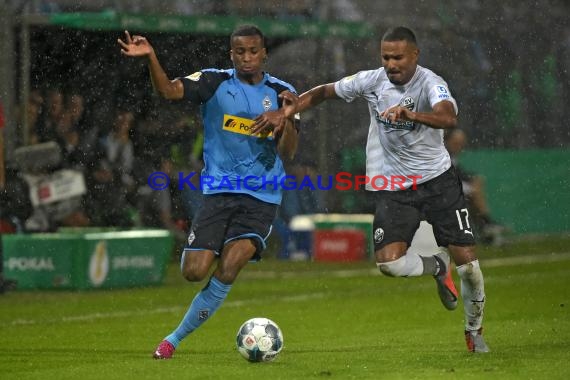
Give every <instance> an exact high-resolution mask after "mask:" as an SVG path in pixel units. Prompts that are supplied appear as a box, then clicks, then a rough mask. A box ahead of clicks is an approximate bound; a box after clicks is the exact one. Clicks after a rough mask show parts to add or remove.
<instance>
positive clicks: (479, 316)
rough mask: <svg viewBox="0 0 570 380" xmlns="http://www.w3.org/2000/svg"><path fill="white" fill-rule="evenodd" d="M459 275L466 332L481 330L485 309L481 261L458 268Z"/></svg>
mask: <svg viewBox="0 0 570 380" xmlns="http://www.w3.org/2000/svg"><path fill="white" fill-rule="evenodd" d="M457 273H458V274H459V277H460V278H461V297H462V298H463V309H464V310H465V330H468V331H475V330H479V329H480V328H481V323H482V322H483V311H484V309H485V284H484V281H483V273H482V272H481V268H479V260H475V261H472V262H470V263H467V264H463V265H460V266H458V267H457Z"/></svg>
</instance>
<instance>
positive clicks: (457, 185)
mask: <svg viewBox="0 0 570 380" xmlns="http://www.w3.org/2000/svg"><path fill="white" fill-rule="evenodd" d="M380 50H381V58H382V66H383V67H380V68H378V69H375V70H368V71H361V72H358V73H356V74H355V75H351V76H348V77H345V78H343V79H341V80H339V81H338V82H335V83H328V84H323V85H320V86H317V87H314V88H313V89H311V90H309V91H307V92H305V93H304V94H302V95H301V96H300V97H299V98H298V99H297V104H296V109H295V110H296V112H302V111H304V110H306V109H308V108H311V107H313V106H316V105H317V104H320V103H321V102H323V101H324V100H326V99H344V100H345V101H347V102H351V101H353V100H354V99H356V98H364V99H365V100H366V101H367V103H368V110H369V112H370V127H369V132H368V142H367V145H366V175H367V177H368V178H369V179H372V178H398V179H399V181H402V182H403V184H402V185H398V186H387V187H385V188H384V186H383V185H384V184H383V183H382V181H380V182H377V183H375V182H374V181H371V182H369V183H367V185H366V189H367V190H370V191H374V192H375V203H376V212H375V217H374V227H373V231H374V232H373V233H374V236H373V238H374V245H375V256H376V262H377V266H378V268H379V269H380V271H381V272H382V273H384V274H385V275H388V276H392V277H412V276H421V275H432V276H433V277H434V278H435V281H436V284H437V289H438V293H439V296H440V299H441V301H442V303H443V305H444V306H445V307H446V308H447V309H448V310H454V309H455V308H456V307H457V298H458V297H457V296H458V294H457V290H456V288H455V285H454V284H453V279H452V277H451V270H450V269H451V268H450V261H451V260H450V254H451V257H452V258H453V261H454V262H455V264H456V266H457V273H458V274H459V277H460V279H461V296H462V298H463V304H464V312H465V331H464V333H465V340H466V343H467V348H468V350H469V351H471V352H488V351H489V349H488V347H487V345H486V344H485V341H484V340H483V335H482V320H483V310H484V306H485V290H484V282H483V274H482V272H481V269H480V267H479V261H478V259H477V256H476V254H475V240H474V237H473V230H472V228H471V224H470V220H469V213H468V211H467V205H466V202H465V198H464V195H463V192H462V188H461V182H460V180H459V178H458V176H457V173H456V172H455V169H454V167H453V166H452V163H451V160H450V157H449V154H448V152H447V150H446V149H445V146H444V143H443V130H444V129H449V128H455V127H456V125H457V117H456V115H457V112H458V109H457V103H456V102H455V99H454V98H453V97H452V95H451V93H450V91H449V88H448V86H447V83H446V82H445V81H444V80H443V79H442V78H441V77H439V76H438V75H436V74H435V73H433V72H432V71H431V70H429V69H427V68H425V67H422V66H419V65H418V56H419V49H418V47H417V44H416V37H415V35H414V33H413V32H412V31H411V30H410V29H408V28H406V27H396V28H393V29H390V30H388V31H387V32H386V33H385V34H384V36H383V37H382V40H381V46H380ZM285 96H289V97H290V98H291V99H294V96H293V95H292V94H291V95H285ZM284 116H288V117H290V116H291V115H287V114H286V113H283V111H276V112H273V113H266V114H264V115H262V116H260V117H258V119H257V125H256V126H255V129H254V132H257V131H258V130H262V129H278V128H280V124H281V120H282V118H283V117H284ZM382 176H383V177H382ZM404 181H405V182H404ZM414 181H415V183H414ZM382 188H384V189H382ZM379 189H382V190H379ZM424 218H425V219H426V220H427V221H428V222H429V223H430V224H432V226H433V231H434V235H435V239H436V242H437V243H438V246H439V252H437V254H435V255H427V256H420V255H418V254H415V253H412V252H408V248H409V246H410V244H411V241H412V238H413V236H414V233H415V231H416V230H417V229H418V227H419V224H420V221H421V220H422V219H424Z"/></svg>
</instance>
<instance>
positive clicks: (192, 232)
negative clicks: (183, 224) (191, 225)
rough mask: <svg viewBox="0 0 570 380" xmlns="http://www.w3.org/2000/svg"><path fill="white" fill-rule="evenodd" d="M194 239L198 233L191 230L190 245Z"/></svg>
mask: <svg viewBox="0 0 570 380" xmlns="http://www.w3.org/2000/svg"><path fill="white" fill-rule="evenodd" d="M194 239H196V234H195V233H194V231H191V232H190V235H188V245H190V244H192V242H193V241H194Z"/></svg>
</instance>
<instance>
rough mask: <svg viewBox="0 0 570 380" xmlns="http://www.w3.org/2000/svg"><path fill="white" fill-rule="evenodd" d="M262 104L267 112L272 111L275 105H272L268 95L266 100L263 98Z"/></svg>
mask: <svg viewBox="0 0 570 380" xmlns="http://www.w3.org/2000/svg"><path fill="white" fill-rule="evenodd" d="M261 104H263V109H264V110H265V111H269V110H270V109H271V106H272V105H273V103H271V99H269V96H268V95H265V98H263V101H262V102H261Z"/></svg>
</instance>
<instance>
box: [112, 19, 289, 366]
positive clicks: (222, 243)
mask: <svg viewBox="0 0 570 380" xmlns="http://www.w3.org/2000/svg"><path fill="white" fill-rule="evenodd" d="M118 43H119V44H120V45H121V48H122V49H121V52H122V54H123V55H126V56H129V57H145V58H146V59H147V60H148V67H149V70H150V76H151V80H152V83H153V86H154V88H155V90H156V91H157V92H158V93H159V94H160V95H161V96H162V97H164V98H166V99H179V100H182V101H188V102H191V103H195V104H200V105H201V113H202V118H203V122H204V163H205V167H204V170H203V173H202V175H203V176H204V177H207V178H208V179H209V181H208V183H207V184H206V185H205V186H204V188H203V192H204V195H205V197H204V198H205V199H204V203H203V205H202V207H201V209H200V210H199V211H198V215H197V217H196V218H195V220H194V221H193V224H192V227H191V231H190V234H189V236H188V244H187V245H186V247H185V248H184V251H183V254H182V258H181V270H182V274H183V276H184V277H185V278H186V279H187V280H188V281H192V282H196V281H202V280H203V279H204V278H205V277H206V276H207V275H208V273H209V270H210V267H211V266H212V265H213V264H214V261H216V259H217V258H218V259H219V260H218V262H217V266H216V269H215V270H214V272H213V274H212V276H211V277H210V279H209V281H208V284H207V285H206V286H205V287H204V288H203V289H202V290H201V291H200V292H199V293H198V294H197V295H196V297H195V298H194V300H193V301H192V303H191V304H190V307H189V309H188V311H187V312H186V314H185V315H184V318H183V319H182V321H181V323H180V325H179V326H178V327H177V328H176V329H175V330H174V331H172V333H171V334H169V335H168V336H166V337H165V338H164V340H163V341H162V342H161V343H160V344H159V345H158V347H157V348H156V350H155V352H154V354H153V357H154V358H156V359H170V358H172V355H173V354H174V351H175V349H176V348H177V347H178V345H179V344H180V342H181V341H182V340H183V339H184V338H186V337H187V336H188V335H189V334H190V333H191V332H192V331H194V330H195V329H197V328H198V327H200V326H201V325H202V323H204V322H205V321H206V320H208V319H209V318H210V317H211V316H212V315H213V314H214V312H215V311H216V310H217V309H218V308H219V307H220V305H221V304H222V302H223V301H224V300H225V298H226V297H227V295H228V293H229V291H230V289H231V287H232V284H233V282H234V281H235V279H236V278H237V275H238V273H239V272H240V271H241V269H242V268H243V267H244V266H245V265H246V264H247V262H248V261H250V260H258V259H259V258H260V254H261V252H262V251H263V249H264V248H265V242H266V239H267V237H268V236H269V233H270V232H271V223H272V222H273V220H274V218H275V215H276V212H277V208H278V206H279V204H280V202H281V187H280V186H279V184H280V183H281V180H282V179H283V178H284V177H285V171H284V169H283V162H282V160H281V157H283V158H292V157H293V155H294V154H295V151H296V148H297V142H298V136H297V134H298V130H297V126H296V125H295V121H294V120H293V119H294V118H293V117H291V118H287V119H286V120H284V121H283V123H282V124H283V125H284V128H280V129H279V133H276V134H275V135H273V134H272V133H263V134H251V132H250V128H249V127H250V126H251V125H252V124H253V123H254V121H253V119H255V118H256V117H257V116H258V115H260V114H262V113H263V112H265V111H269V110H277V109H278V108H279V107H285V108H287V107H293V104H292V103H288V102H287V101H285V102H283V100H282V99H281V98H280V96H279V95H280V94H281V93H283V92H287V91H290V92H293V93H294V92H295V89H294V88H293V87H292V86H291V85H290V84H288V83H286V82H283V81H281V80H279V79H277V78H274V77H272V76H270V75H269V74H267V73H265V72H263V70H262V67H263V64H264V62H265V60H266V57H267V51H266V49H265V40H264V36H263V34H262V32H261V31H260V30H259V29H258V28H257V27H255V26H252V25H244V26H240V27H238V28H236V30H234V32H233V33H232V35H231V37H230V45H231V50H230V58H231V60H232V62H233V64H234V68H233V69H227V70H218V69H205V70H201V71H197V72H195V73H193V74H191V75H189V76H187V77H183V78H176V79H174V80H170V79H168V77H167V75H166V73H165V72H164V70H163V69H162V67H161V65H160V63H159V61H158V58H157V56H156V54H155V52H154V49H153V47H152V46H151V44H150V43H149V42H148V41H147V40H146V38H144V37H142V36H132V37H131V36H130V34H129V33H128V32H125V41H123V40H121V39H119V40H118Z"/></svg>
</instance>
